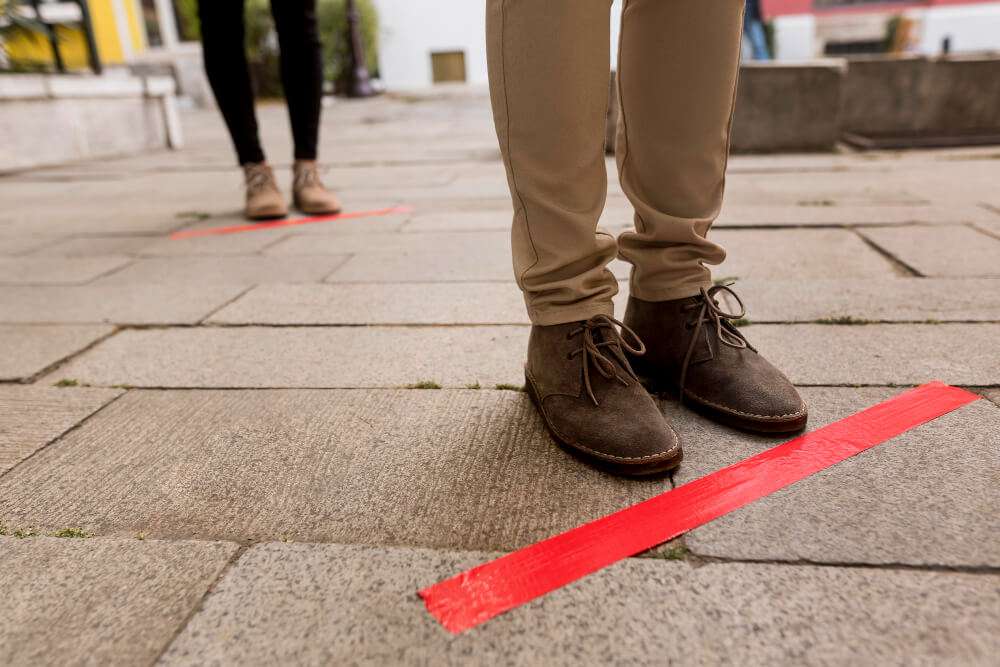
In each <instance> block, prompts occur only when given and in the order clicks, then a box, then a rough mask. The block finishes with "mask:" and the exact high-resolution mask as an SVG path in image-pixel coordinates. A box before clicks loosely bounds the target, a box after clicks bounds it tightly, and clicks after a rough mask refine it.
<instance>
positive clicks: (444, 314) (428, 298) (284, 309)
mask: <svg viewBox="0 0 1000 667" xmlns="http://www.w3.org/2000/svg"><path fill="white" fill-rule="evenodd" d="M998 283H1000V281H998ZM0 295H2V291H0ZM0 299H2V296H0ZM997 319H1000V317H998V318H997ZM209 322H210V323H213V324H286V325H287V324H325V325H331V324H333V325H337V324H527V323H528V316H527V314H526V313H525V309H524V299H523V298H522V297H521V292H520V291H519V290H517V289H516V288H515V287H514V286H513V285H512V284H510V283H503V282H485V283H484V282H478V283H375V284H369V283H363V284H351V283H345V284H339V285H284V284H274V285H260V286H258V287H255V288H254V289H252V290H250V292H248V293H247V294H245V295H244V296H243V297H241V298H239V299H237V300H236V301H235V302H234V303H232V304H230V305H228V306H226V307H225V308H223V309H222V310H220V311H219V312H218V313H216V314H214V315H213V316H212V317H211V318H210V319H209Z"/></svg>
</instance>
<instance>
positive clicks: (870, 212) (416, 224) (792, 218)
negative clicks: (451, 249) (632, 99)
mask: <svg viewBox="0 0 1000 667" xmlns="http://www.w3.org/2000/svg"><path fill="white" fill-rule="evenodd" d="M991 217H997V216H995V215H991V213H990V212H989V211H985V210H984V209H982V208H980V207H976V206H926V205H909V206H896V205H884V206H878V205H869V206H837V205H833V204H832V202H829V203H825V202H823V201H822V200H818V201H817V202H816V203H815V204H814V205H796V204H768V205H764V204H756V205H755V204H738V205H737V204H733V205H730V204H726V205H724V206H723V208H722V212H721V213H720V215H719V218H718V220H717V221H716V222H715V225H714V228H715V229H725V228H727V227H830V226H841V225H844V226H860V225H911V224H931V225H933V224H939V225H956V224H961V223H975V224H977V225H987V226H989V225H991V224H992V222H993V221H992V220H991ZM631 218H632V208H631V206H630V205H629V204H628V203H627V202H620V203H616V202H614V201H613V202H609V204H608V206H607V207H606V208H605V211H604V214H603V215H602V216H601V222H600V226H602V227H604V228H607V229H615V230H620V229H625V228H628V227H631V226H632V221H631ZM510 223H511V212H510V211H479V212H476V211H468V212H447V213H445V212H439V213H436V212H423V211H417V213H416V214H415V215H414V216H413V217H412V218H411V219H410V220H409V221H408V222H407V223H406V224H405V225H404V226H403V228H402V231H404V232H414V233H416V232H456V231H507V230H509V229H510ZM997 224H1000V218H998V223H997Z"/></svg>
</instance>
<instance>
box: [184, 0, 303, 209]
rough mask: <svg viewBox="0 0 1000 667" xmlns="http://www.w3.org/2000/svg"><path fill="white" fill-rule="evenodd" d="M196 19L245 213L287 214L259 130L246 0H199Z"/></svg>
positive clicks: (206, 70) (207, 71)
mask: <svg viewBox="0 0 1000 667" xmlns="http://www.w3.org/2000/svg"><path fill="white" fill-rule="evenodd" d="M198 18H199V21H200V24H201V42H202V51H203V54H204V58H205V73H206V74H207V75H208V82H209V84H210V85H211V86H212V93H213V94H214V95H215V101H216V103H217V104H218V105H219V111H220V112H221V113H222V118H223V120H225V122H226V127H227V128H228V129H229V136H230V138H231V139H232V140H233V146H234V147H235V148H236V156H237V160H238V161H239V164H240V166H241V167H243V171H244V175H245V178H246V186H247V201H246V215H247V217H249V218H251V219H255V220H256V219H268V218H280V217H283V216H284V215H285V214H286V213H287V208H286V207H285V201H284V198H283V197H282V196H281V192H280V191H279V190H278V186H277V184H276V183H275V180H274V174H273V173H272V172H271V168H270V167H269V166H267V163H266V162H265V161H264V150H263V149H262V148H261V145H260V138H259V135H258V132H257V117H256V114H255V113H254V106H253V87H252V86H251V84H250V70H249V68H248V66H247V57H246V50H245V46H244V43H243V41H244V25H243V0H200V2H199V3H198Z"/></svg>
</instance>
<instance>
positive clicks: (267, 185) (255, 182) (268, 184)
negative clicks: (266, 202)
mask: <svg viewBox="0 0 1000 667" xmlns="http://www.w3.org/2000/svg"><path fill="white" fill-rule="evenodd" d="M272 187H274V177H273V176H272V175H271V170H270V169H268V168H267V167H264V166H257V167H250V168H248V169H247V172H246V189H247V194H251V195H254V194H257V193H258V192H260V191H262V190H269V189H271V188H272Z"/></svg>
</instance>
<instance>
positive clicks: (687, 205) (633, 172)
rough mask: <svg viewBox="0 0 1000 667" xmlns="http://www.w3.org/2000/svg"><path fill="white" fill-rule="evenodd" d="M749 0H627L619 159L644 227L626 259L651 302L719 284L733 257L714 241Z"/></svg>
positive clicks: (622, 246)
mask: <svg viewBox="0 0 1000 667" xmlns="http://www.w3.org/2000/svg"><path fill="white" fill-rule="evenodd" d="M743 6H744V3H743V2H742V0H670V2H660V1H658V0H625V3H624V7H623V10H622V29H621V37H620V43H619V57H618V95H619V100H620V108H621V113H620V116H619V125H618V139H617V143H616V146H617V151H616V158H617V163H618V171H619V178H620V180H621V184H622V189H623V190H624V191H625V194H626V196H627V197H628V198H629V201H630V202H631V203H632V206H633V207H634V208H635V230H634V231H628V232H625V233H623V234H622V235H621V236H620V237H619V239H618V241H619V254H620V256H621V258H622V259H624V260H625V261H628V262H630V263H631V264H632V274H631V278H630V293H631V295H632V296H634V297H637V298H639V299H643V300H645V301H668V300H673V299H680V298H685V297H689V296H693V295H695V294H698V293H699V290H700V289H701V288H703V287H704V288H707V287H710V286H711V285H712V275H711V271H710V270H709V268H708V266H710V265H718V264H720V263H722V261H723V260H724V259H725V257H726V253H725V250H724V249H723V248H722V247H721V246H719V245H718V244H716V243H713V242H712V241H711V240H709V238H708V234H709V229H710V228H711V226H712V223H713V222H714V221H715V218H716V217H717V216H718V214H719V210H720V208H721V206H722V197H723V191H724V185H725V172H726V162H727V159H728V154H729V134H730V127H731V123H732V114H733V108H734V100H735V95H736V86H737V80H738V75H739V60H740V36H741V34H742V32H741V31H742V21H743Z"/></svg>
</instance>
